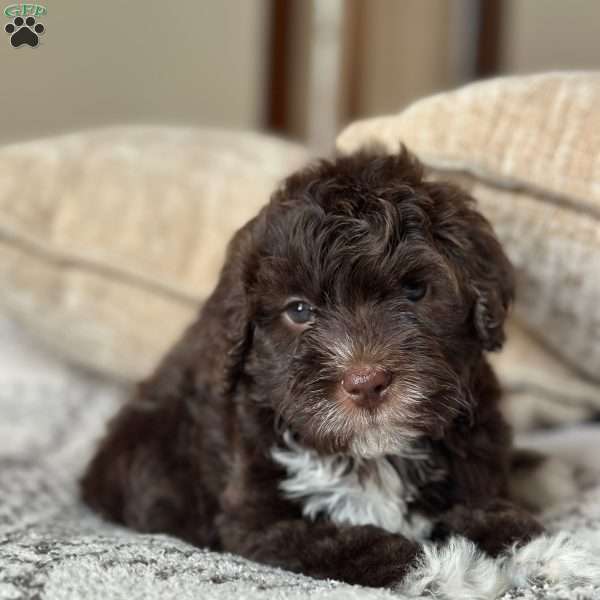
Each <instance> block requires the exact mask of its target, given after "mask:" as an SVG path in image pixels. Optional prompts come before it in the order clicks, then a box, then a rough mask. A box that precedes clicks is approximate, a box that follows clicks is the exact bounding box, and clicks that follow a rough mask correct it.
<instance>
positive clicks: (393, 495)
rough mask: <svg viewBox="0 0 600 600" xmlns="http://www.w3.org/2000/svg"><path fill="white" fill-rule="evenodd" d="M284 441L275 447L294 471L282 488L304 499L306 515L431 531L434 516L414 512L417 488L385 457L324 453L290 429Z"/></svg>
mask: <svg viewBox="0 0 600 600" xmlns="http://www.w3.org/2000/svg"><path fill="white" fill-rule="evenodd" d="M284 440H285V443H286V445H287V446H288V448H287V449H285V448H278V447H276V448H273V449H272V450H271V455H272V457H273V459H274V460H275V462H277V463H279V464H280V465H282V466H283V467H285V469H286V471H287V473H288V477H287V478H286V479H284V480H283V481H282V482H281V484H280V489H281V490H282V491H283V492H284V494H285V496H286V497H287V498H290V499H292V500H300V501H301V503H302V514H303V515H304V516H305V517H307V518H309V519H315V518H316V517H317V516H319V515H326V516H327V517H328V518H329V519H331V520H332V521H333V522H334V523H343V524H347V525H376V526H378V527H381V528H382V529H385V530H387V531H390V532H392V533H401V534H403V535H405V536H406V537H408V538H411V539H424V538H426V537H427V536H428V535H429V533H430V532H431V527H432V524H431V522H430V521H429V520H428V519H426V518H425V517H422V516H420V515H418V514H416V513H413V514H411V513H410V512H409V511H408V508H407V504H406V503H407V500H408V498H409V497H410V495H411V493H412V489H411V488H410V486H408V485H406V483H405V482H403V481H402V479H401V477H400V475H399V474H398V472H397V471H396V469H394V467H393V466H392V465H391V464H390V463H389V462H388V460H387V459H386V458H385V457H378V458H374V459H364V458H356V457H352V456H347V455H342V454H338V455H332V456H320V455H319V454H318V453H317V452H315V451H314V450H311V449H308V448H304V447H302V446H300V445H299V444H297V443H296V442H294V441H293V439H292V437H291V435H289V434H288V433H286V434H285V435H284Z"/></svg>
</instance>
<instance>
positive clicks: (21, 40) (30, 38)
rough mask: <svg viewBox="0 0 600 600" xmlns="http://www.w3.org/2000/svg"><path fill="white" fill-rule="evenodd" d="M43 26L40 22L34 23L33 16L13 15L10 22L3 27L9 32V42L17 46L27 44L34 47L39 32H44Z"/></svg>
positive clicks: (36, 43)
mask: <svg viewBox="0 0 600 600" xmlns="http://www.w3.org/2000/svg"><path fill="white" fill-rule="evenodd" d="M45 29H46V28H45V27H44V26H43V25H42V24H41V23H36V22H35V19H34V18H33V17H27V18H26V19H23V17H15V18H14V19H13V22H12V23H8V24H7V25H6V27H5V28H4V31H6V33H10V34H11V35H10V43H11V44H12V45H13V47H15V48H18V47H19V46H22V45H23V44H27V45H28V46H31V47H32V48H35V47H36V46H37V45H38V43H39V41H40V38H39V36H40V34H42V33H44V31H45Z"/></svg>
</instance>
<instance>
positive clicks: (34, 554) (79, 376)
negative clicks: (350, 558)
mask: <svg viewBox="0 0 600 600" xmlns="http://www.w3.org/2000/svg"><path fill="white" fill-rule="evenodd" d="M125 395H126V391H125V390H124V389H123V388H121V387H119V386H118V385H116V384H114V383H111V382H108V381H105V380H100V379H98V378H96V377H94V376H92V375H90V374H88V373H84V372H82V371H81V370H77V369H75V368H73V367H69V366H67V365H65V364H62V363H61V361H60V360H59V359H58V358H55V357H53V356H50V355H48V354H46V353H45V352H44V351H43V350H42V349H40V348H38V347H37V346H36V344H35V342H33V341H32V340H31V339H29V338H28V337H27V336H26V335H25V334H24V333H23V332H22V331H21V330H20V329H19V328H18V327H17V326H16V325H15V324H13V323H12V322H10V321H9V320H8V319H0V415H1V417H0V599H18V598H32V599H33V598H35V599H48V600H67V599H73V600H74V599H82V598H85V599H90V600H93V599H96V598H97V599H102V600H106V599H119V600H120V599H123V600H135V599H137V598H139V599H144V600H148V599H149V600H152V599H157V600H158V599H161V600H162V599H166V598H177V599H178V600H185V599H186V598H190V599H191V598H194V599H202V600H211V599H215V600H216V599H223V600H225V599H226V600H231V599H234V598H244V599H265V600H267V599H269V600H276V599H284V598H285V599H286V600H296V599H297V600H300V599H308V598H323V599H329V600H334V599H340V600H342V599H343V600H352V599H358V598H363V599H384V598H386V599H389V598H405V597H412V598H414V597H425V598H427V597H432V596H434V597H437V598H452V599H454V598H456V599H487V598H504V599H528V600H529V599H534V598H535V599H539V598H550V599H556V600H559V599H561V600H562V599H567V598H568V599H578V600H582V599H584V598H600V552H598V551H597V550H596V548H600V475H595V474H592V473H591V472H589V471H586V472H582V473H581V474H580V475H579V476H578V477H577V478H576V480H575V481H576V483H577V489H576V493H575V496H574V497H569V498H565V499H563V500H562V501H561V502H560V503H559V504H558V505H557V506H554V507H553V508H550V509H548V510H547V511H546V512H545V513H544V514H543V521H544V522H545V524H546V525H547V527H548V530H549V532H550V533H549V534H548V535H547V536H546V537H544V538H541V539H539V540H536V541H534V542H532V543H531V544H529V545H528V546H525V547H524V548H521V549H518V550H514V551H513V552H509V553H507V554H506V555H505V556H503V557H500V558H498V559H495V560H492V559H490V558H487V557H485V556H484V555H482V554H481V553H479V552H478V551H477V549H476V548H475V547H474V546H473V545H472V544H470V543H469V542H467V541H466V540H463V539H460V538H457V539H454V540H452V541H451V542H449V543H447V544H445V545H444V546H442V547H434V546H431V547H428V548H427V549H426V552H425V555H424V558H423V561H422V563H421V564H420V565H417V566H415V568H414V569H413V571H412V572H411V574H410V575H409V577H408V579H407V581H405V582H404V583H403V584H402V585H400V586H399V587H398V589H396V590H375V589H367V588H361V587H357V586H349V585H346V584H343V583H340V582H336V581H317V580H313V579H311V578H309V577H303V576H300V575H295V574H292V573H288V572H285V571H282V570H279V569H274V568H269V567H266V566H263V565H259V564H255V563H253V562H250V561H248V560H244V559H242V558H240V557H238V556H232V555H228V554H217V553H213V552H209V551H207V550H204V549H201V548H195V547H193V546H190V545H188V544H185V543H183V542H181V541H179V540H177V539H174V538H171V537H168V536H163V535H141V534H138V533H135V532H133V531H129V530H127V529H125V528H121V527H118V526H115V525H113V524H110V523H107V522H104V521H103V520H101V519H100V518H98V517H97V516H95V515H94V514H92V513H91V512H90V511H89V510H88V509H87V508H86V507H85V506H84V505H83V504H82V503H81V501H80V499H79V495H78V489H77V478H78V476H79V475H80V474H81V472H82V470H83V468H84V466H85V464H86V461H87V460H89V458H90V456H91V453H92V452H93V448H94V444H95V442H96V441H97V439H98V436H99V435H100V434H101V432H102V430H103V428H104V426H105V423H106V420H107V419H108V418H109V417H110V415H111V414H113V413H114V411H115V410H116V409H117V407H118V405H119V403H120V402H121V401H122V399H123V398H124V397H125ZM586 435H587V438H586V442H585V444H584V445H585V447H586V448H588V450H587V456H588V457H591V458H590V461H591V462H593V459H594V457H595V455H597V453H598V449H600V433H599V432H598V431H596V430H590V431H588V432H587V433H586ZM577 437H578V438H579V437H581V436H577ZM594 444H595V447H594ZM553 445H554V446H559V445H560V444H553ZM572 450H573V449H572V448H571V451H572ZM575 454H581V452H579V451H576V452H575ZM584 454H585V452H584ZM559 483H560V482H559Z"/></svg>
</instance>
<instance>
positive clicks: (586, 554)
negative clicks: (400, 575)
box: [396, 532, 600, 600]
mask: <svg viewBox="0 0 600 600" xmlns="http://www.w3.org/2000/svg"><path fill="white" fill-rule="evenodd" d="M599 550H600V534H596V536H595V537H594V538H591V539H590V538H588V539H585V538H584V537H583V536H579V535H577V536H576V535H573V534H568V533H565V532H561V533H558V534H554V535H543V536H540V537H538V538H536V539H534V540H532V541H531V542H529V543H527V544H525V545H524V546H521V547H519V548H513V549H512V550H510V551H508V552H506V553H505V554H504V555H502V556H500V557H498V558H496V559H493V558H490V557H489V556H487V555H486V554H485V553H483V552H482V551H481V550H479V549H478V548H477V546H476V545H475V544H474V543H473V542H471V541H469V540H467V539H465V538H462V537H454V538H452V539H450V540H449V541H448V542H447V543H445V544H443V545H442V546H435V545H433V544H429V543H428V544H425V545H424V546H423V555H422V557H421V559H420V561H419V564H418V565H417V566H416V567H415V568H414V569H413V570H412V571H411V572H410V573H409V574H408V575H407V577H406V578H405V579H404V580H403V581H402V582H401V583H400V584H399V585H398V586H396V589H397V590H398V591H400V592H402V593H404V594H407V595H409V596H422V595H423V594H426V593H428V594H431V595H433V596H434V597H436V598H452V599H453V600H484V599H492V598H498V597H499V596H501V595H502V594H504V593H505V592H506V591H508V590H509V589H511V588H514V587H519V586H523V585H525V584H527V583H528V582H531V581H534V580H536V579H540V580H543V581H545V582H547V583H550V584H552V583H561V584H567V585H599V584H600V555H599V552H598V551H599Z"/></svg>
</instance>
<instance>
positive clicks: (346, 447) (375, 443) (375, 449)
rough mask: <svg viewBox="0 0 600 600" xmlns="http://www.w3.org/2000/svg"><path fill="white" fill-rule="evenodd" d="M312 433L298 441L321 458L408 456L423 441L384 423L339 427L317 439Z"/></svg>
mask: <svg viewBox="0 0 600 600" xmlns="http://www.w3.org/2000/svg"><path fill="white" fill-rule="evenodd" d="M291 430H292V431H293V428H291ZM312 433H314V430H312V431H311V432H310V433H309V432H307V435H302V434H300V435H299V436H298V441H300V442H301V443H302V445H304V446H306V447H309V448H312V449H313V450H316V451H317V452H318V453H319V454H323V455H332V454H344V455H347V456H353V457H355V458H364V459H369V458H377V457H379V456H385V455H408V454H410V453H411V449H413V448H414V447H415V441H416V440H418V439H419V438H420V437H421V434H420V433H418V432H416V431H413V430H410V429H407V428H404V427H393V426H390V424H381V423H371V424H370V425H368V426H366V427H365V426H364V424H360V425H358V424H357V426H356V428H353V427H348V423H347V422H346V423H345V427H340V428H339V430H336V428H335V427H332V428H330V429H329V431H328V434H327V435H319V436H317V437H315V436H313V435H311V434H312Z"/></svg>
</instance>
